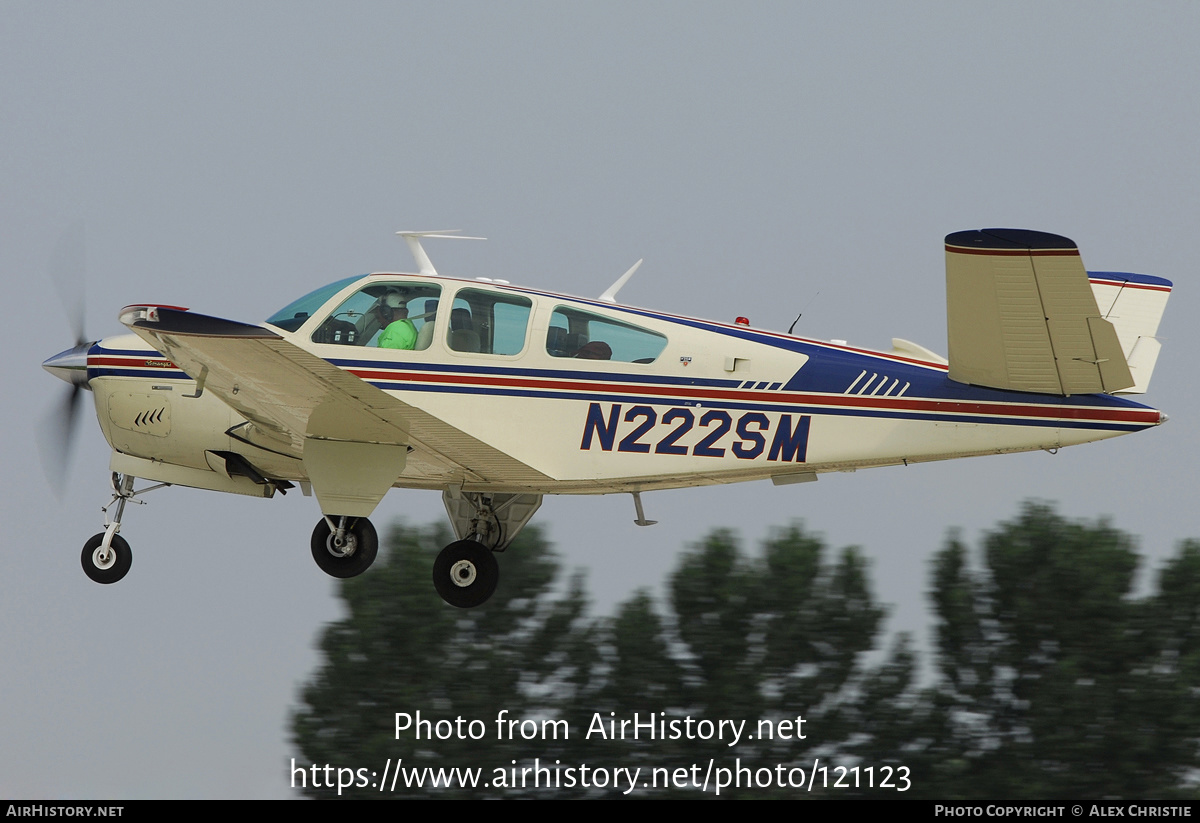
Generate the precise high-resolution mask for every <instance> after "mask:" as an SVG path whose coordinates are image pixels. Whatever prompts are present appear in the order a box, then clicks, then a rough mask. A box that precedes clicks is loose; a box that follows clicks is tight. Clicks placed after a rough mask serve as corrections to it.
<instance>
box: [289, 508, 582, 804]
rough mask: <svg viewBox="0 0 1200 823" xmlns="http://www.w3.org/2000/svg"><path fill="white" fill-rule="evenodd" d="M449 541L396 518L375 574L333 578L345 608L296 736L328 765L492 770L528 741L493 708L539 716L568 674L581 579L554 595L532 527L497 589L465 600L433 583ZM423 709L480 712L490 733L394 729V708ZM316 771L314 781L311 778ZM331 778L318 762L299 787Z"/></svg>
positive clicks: (437, 715)
mask: <svg viewBox="0 0 1200 823" xmlns="http://www.w3.org/2000/svg"><path fill="white" fill-rule="evenodd" d="M447 542H449V538H448V536H447V534H446V530H445V529H444V528H428V529H409V528H405V527H402V526H397V527H395V528H393V529H392V532H391V534H390V536H389V539H388V540H387V542H386V545H387V551H386V553H385V554H384V555H383V556H381V557H380V561H378V562H377V563H376V565H375V567H373V568H372V569H371V572H370V573H368V574H365V575H362V576H361V577H356V578H352V579H349V580H344V581H339V583H338V586H339V590H340V592H339V593H340V594H341V596H342V598H343V599H344V600H345V602H346V606H347V610H348V614H347V616H346V618H345V619H343V620H339V621H337V622H335V623H333V624H331V625H329V626H328V627H327V628H326V629H325V631H324V633H323V635H322V638H321V641H320V649H321V652H322V656H323V658H324V661H323V663H322V665H321V667H320V668H319V669H318V671H317V672H316V674H315V676H314V677H313V679H312V681H311V682H310V683H309V684H308V685H307V686H306V687H305V688H304V690H303V693H302V695H301V706H300V708H299V709H298V710H297V711H296V712H295V714H294V716H293V718H292V729H293V735H294V738H295V741H296V744H297V746H298V747H299V749H300V750H301V751H302V752H303V754H304V757H305V758H306V759H307V761H308V763H311V764H315V765H317V766H318V767H319V768H318V771H319V770H320V767H323V766H324V765H325V764H331V765H333V766H338V767H348V768H355V769H358V768H366V769H368V770H370V771H373V772H375V773H376V777H377V778H378V779H382V774H383V772H384V769H385V764H389V763H390V767H391V768H393V769H394V768H395V767H396V766H397V761H398V760H400V761H402V762H403V765H405V766H414V767H426V766H428V767H433V768H435V769H436V768H438V767H443V766H444V767H448V768H453V767H459V768H480V769H482V770H483V780H485V781H486V780H488V778H489V777H490V776H491V773H492V770H493V768H495V767H497V766H506V765H508V764H509V761H510V760H513V759H517V760H519V759H521V758H522V757H524V752H525V751H526V749H527V747H525V746H524V745H523V743H524V741H522V740H521V738H520V737H519V736H518V737H517V738H516V739H515V740H502V739H499V735H498V734H497V729H496V726H495V719H496V717H497V716H498V714H499V712H500V711H501V710H504V709H506V710H508V712H509V714H508V715H507V717H509V718H513V719H516V720H521V719H522V718H527V717H533V716H540V715H541V713H542V710H543V709H544V707H545V705H546V702H547V701H546V699H545V696H544V693H545V692H546V691H547V689H558V690H560V691H561V690H562V689H563V688H564V687H569V686H570V684H571V682H572V678H574V677H575V673H574V672H573V671H572V669H573V666H574V665H575V664H576V663H577V662H578V659H577V658H578V656H579V654H580V650H579V647H578V645H579V642H580V641H581V639H582V637H586V633H584V635H582V636H581V635H580V634H579V633H578V632H575V631H573V630H572V626H573V624H574V623H575V622H576V621H577V620H578V619H579V618H580V617H581V616H582V614H583V612H584V608H585V603H584V600H583V593H582V583H581V581H578V580H576V581H575V582H574V584H573V585H572V586H571V589H570V591H569V593H568V595H567V596H566V597H565V598H560V599H555V598H553V597H552V594H551V585H552V583H553V581H554V578H555V575H556V574H557V570H558V565H557V563H556V561H555V560H554V557H553V555H552V553H551V551H550V549H549V547H548V546H547V544H546V543H545V541H544V540H543V539H542V537H541V533H540V531H539V530H538V529H536V528H529V529H526V530H525V531H524V532H523V533H522V534H521V536H520V537H519V538H518V540H517V541H516V542H514V544H513V545H512V547H511V548H510V551H509V552H508V554H507V555H506V556H505V563H504V577H503V580H502V582H501V585H500V587H499V588H498V589H497V591H496V594H495V595H494V596H493V597H492V599H491V600H490V601H489V602H488V604H487V605H486V607H483V608H478V609H471V610H459V609H454V608H451V607H449V606H446V605H445V604H444V603H443V602H442V601H441V600H440V598H438V596H437V595H436V594H435V593H434V591H433V587H432V586H431V585H430V582H429V581H430V579H431V576H432V566H433V559H434V557H435V556H436V554H437V549H438V547H440V546H442V545H444V544H445V543H447ZM573 644H574V645H573ZM583 668H584V670H585V671H586V669H587V668H588V666H587V664H586V661H585V664H584V666H583ZM418 710H419V711H420V712H421V717H422V719H423V720H431V721H435V722H436V721H437V720H450V721H454V720H455V719H456V718H458V717H462V718H464V720H465V721H470V720H472V719H477V720H481V721H483V722H484V724H486V728H485V734H484V736H483V738H482V739H480V740H472V739H461V738H460V736H459V734H458V732H457V730H456V731H455V733H454V734H453V735H452V736H451V737H450V738H449V739H445V740H440V739H433V740H430V739H428V737H429V735H428V734H426V735H424V738H425V739H422V740H419V741H418V740H417V739H416V735H415V734H414V732H413V730H412V729H409V730H407V731H405V732H403V733H401V734H400V735H397V733H396V728H395V721H394V715H395V713H396V712H402V713H408V714H410V715H413V716H415V714H416V712H417V711H418ZM314 777H316V781H315V782H317V783H319V784H320V785H318V786H314V785H313V782H314V780H313V778H314ZM347 780H349V776H344V780H343V782H346V781H347ZM329 782H331V781H330V776H328V775H326V774H325V773H324V772H322V773H321V774H319V775H314V774H313V773H312V772H311V771H310V772H308V773H307V775H306V788H305V793H306V794H308V795H310V796H313V797H328V796H336V795H337V794H338V791H337V789H336V778H334V779H333V781H332V782H333V783H334V786H335V788H332V789H331V788H330V787H329V786H328V785H327V784H328V783H329ZM355 782H356V783H357V782H367V781H362V780H358V779H356V781H355ZM481 782H482V781H481ZM388 783H389V786H390V783H391V779H390V778H389V780H388ZM399 785H403V783H400V784H399ZM500 794H508V792H505V791H503V790H502V789H498V788H493V787H489V788H486V789H485V788H483V787H482V786H481V787H479V788H475V789H462V788H461V787H459V786H453V787H451V788H449V789H446V788H439V789H435V788H432V787H430V786H425V787H410V788H406V789H405V790H404V791H403V792H402V793H398V794H388V793H385V794H382V795H381V793H380V791H379V790H378V788H376V787H373V786H372V785H355V786H353V787H350V788H348V789H344V790H343V791H342V792H341V795H342V796H348V797H373V798H379V797H381V796H384V797H422V796H438V797H453V796H469V797H487V796H498V795H500Z"/></svg>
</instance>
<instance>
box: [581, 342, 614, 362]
mask: <svg viewBox="0 0 1200 823" xmlns="http://www.w3.org/2000/svg"><path fill="white" fill-rule="evenodd" d="M575 356H576V357H577V358H579V359H580V360H612V347H611V346H609V345H608V344H607V343H605V342H604V341H603V340H593V341H592V342H590V343H584V344H583V346H582V347H580V349H579V351H577V352H575Z"/></svg>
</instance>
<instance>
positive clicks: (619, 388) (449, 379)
mask: <svg viewBox="0 0 1200 823" xmlns="http://www.w3.org/2000/svg"><path fill="white" fill-rule="evenodd" d="M348 371H349V372H350V373H351V374H353V375H356V376H358V377H361V378H362V379H364V380H380V381H389V382H410V383H432V384H438V385H445V386H454V385H460V386H491V387H495V388H513V389H553V390H559V391H587V392H597V393H609V394H632V395H655V396H661V397H662V398H663V402H665V403H669V402H672V400H673V399H675V398H689V399H699V400H738V401H750V402H755V403H779V404H791V405H803V406H828V407H834V408H851V409H853V408H860V409H871V410H883V411H889V410H890V411H907V412H936V413H940V414H962V415H987V416H992V417H1014V418H1045V419H1051V420H1055V419H1057V420H1077V421H1094V422H1118V423H1138V424H1145V425H1155V424H1157V423H1158V422H1159V420H1160V415H1159V412H1158V411H1157V410H1156V409H1118V408H1103V407H1101V408H1097V407H1095V406H1042V405H1037V404H1020V403H1003V402H996V403H989V402H973V401H963V400H931V399H924V398H906V397H872V396H866V397H864V396H862V395H838V394H803V393H798V392H770V393H769V394H765V393H763V392H751V391H739V390H736V389H702V388H692V387H675V386H670V387H667V386H653V385H645V384H628V383H616V384H614V383H606V382H594V381H593V382H583V381H579V380H550V379H536V378H519V377H499V376H489V375H446V374H441V373H429V372H410V371H379V370H375V369H348Z"/></svg>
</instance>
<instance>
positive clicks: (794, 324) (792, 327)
mask: <svg viewBox="0 0 1200 823" xmlns="http://www.w3.org/2000/svg"><path fill="white" fill-rule="evenodd" d="M820 295H821V293H820V292H817V293H816V294H814V295H813V296H812V297H811V298H810V299H809V301H808V302H807V303H805V304H804V308H803V309H802V310H801V311H800V313H799V314H797V315H796V319H795V320H793V321H792V325H790V326H788V334H791V333H792V329H794V328H796V324H797V323H799V322H800V318H801V317H803V316H804V312H806V311H808V307H809V306H811V305H812V301H813V300H816V299H817V298H818V297H819V296H820Z"/></svg>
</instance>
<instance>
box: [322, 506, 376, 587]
mask: <svg viewBox="0 0 1200 823" xmlns="http://www.w3.org/2000/svg"><path fill="white" fill-rule="evenodd" d="M331 519H332V520H334V521H335V522H336V521H337V519H338V518H337V517H332V518H331ZM347 524H348V525H347V529H346V545H345V546H344V547H343V548H342V549H341V550H339V549H338V548H337V547H336V546H334V545H333V532H332V531H330V529H329V524H328V523H326V522H325V518H323V517H322V518H321V519H320V520H319V521H317V527H316V528H315V529H313V535H312V556H313V560H315V561H317V565H318V566H320V567H321V571H323V572H325V574H327V575H329V576H330V577H340V578H342V579H345V578H347V577H357V576H358V575H360V574H362V573H363V572H365V571H366V570H367V569H369V568H371V564H372V563H374V562H375V555H377V554H379V535H378V534H376V533H375V527H374V526H372V525H371V521H370V520H368V519H367V518H365V517H356V518H347Z"/></svg>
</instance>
